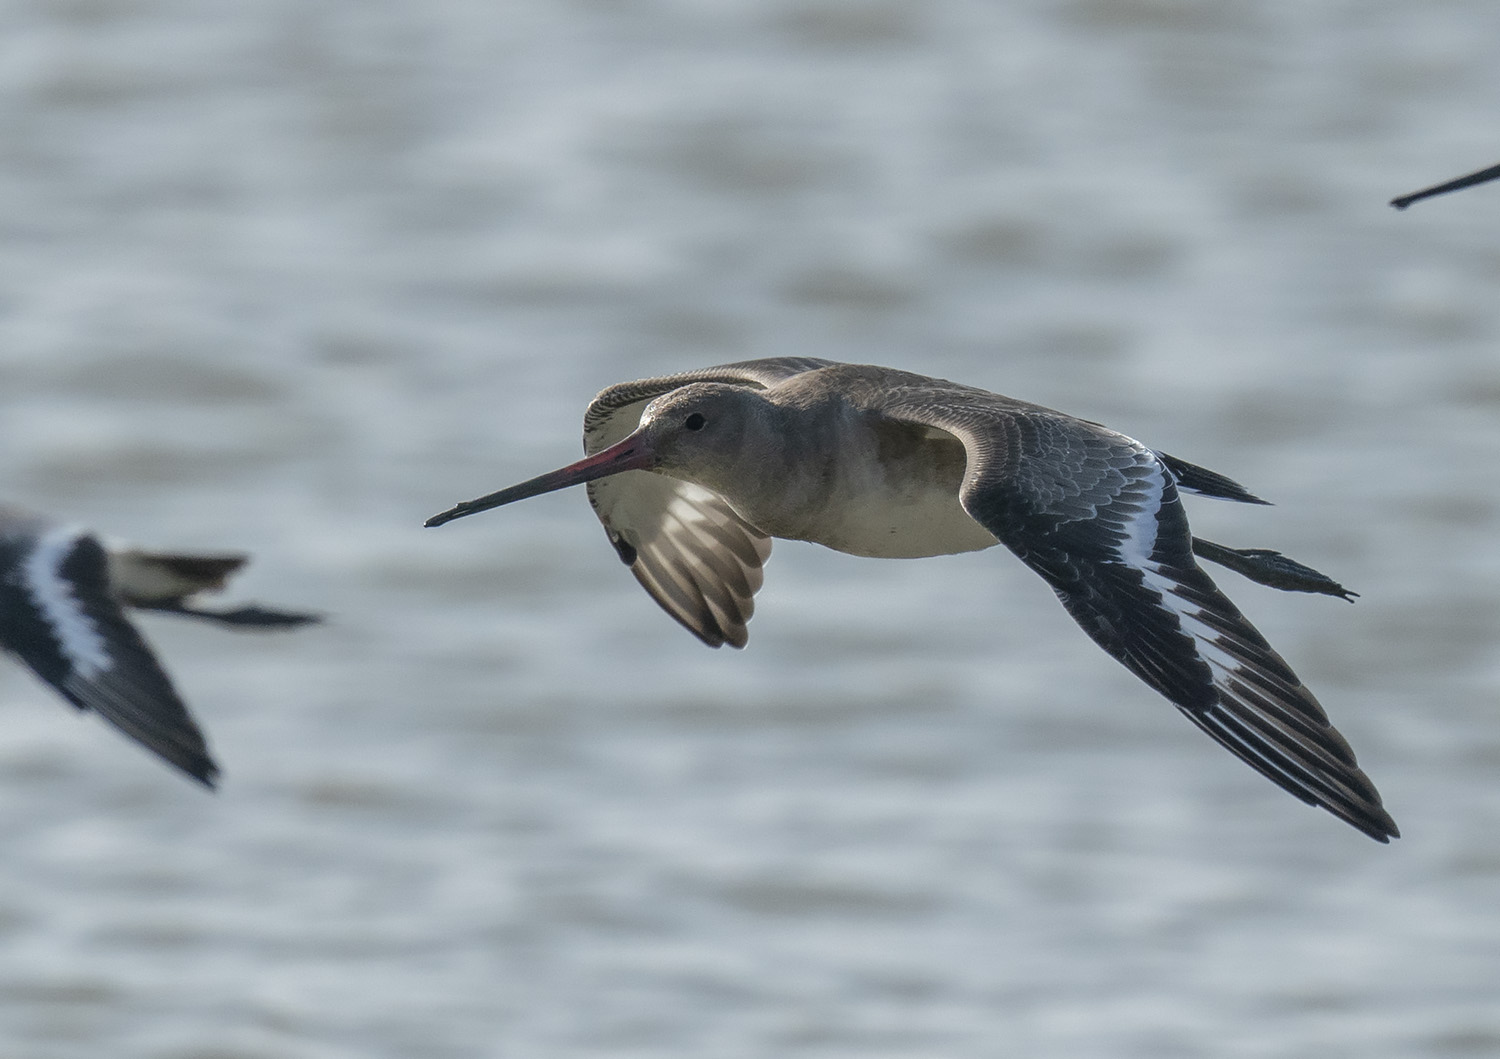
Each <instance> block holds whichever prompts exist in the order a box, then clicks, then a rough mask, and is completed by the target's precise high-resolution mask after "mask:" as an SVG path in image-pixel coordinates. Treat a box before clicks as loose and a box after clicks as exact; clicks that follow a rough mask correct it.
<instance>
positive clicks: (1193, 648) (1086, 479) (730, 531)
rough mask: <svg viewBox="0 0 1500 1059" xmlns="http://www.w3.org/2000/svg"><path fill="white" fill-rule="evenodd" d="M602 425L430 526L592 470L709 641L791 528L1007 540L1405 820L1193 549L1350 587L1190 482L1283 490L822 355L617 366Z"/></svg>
mask: <svg viewBox="0 0 1500 1059" xmlns="http://www.w3.org/2000/svg"><path fill="white" fill-rule="evenodd" d="M583 428H584V451H585V452H586V453H588V455H587V456H586V457H585V458H584V459H582V460H580V461H578V462H577V463H574V464H572V465H570V466H568V467H564V468H562V469H561V470H558V471H553V472H552V473H550V474H544V475H541V476H540V477H537V478H533V479H531V480H530V481H527V482H523V483H521V484H520V485H516V486H512V487H511V488H509V489H502V490H500V491H499V492H496V493H491V494H489V495H488V496H483V497H480V498H478V499H477V500H470V501H467V502H465V503H462V504H459V505H457V506H455V507H453V508H450V509H449V510H447V511H444V512H442V513H441V514H438V515H434V516H433V517H432V518H430V519H428V520H427V525H429V526H440V525H442V524H443V523H446V522H450V521H452V520H453V519H456V518H462V517H464V516H466V515H472V514H475V513H476V512H479V511H485V510H488V509H490V508H493V507H498V506H500V505H501V504H508V503H511V502H513V501H516V500H522V499H525V498H526V497H530V496H536V495H538V494H540V493H546V492H550V491H552V490H554V489H562V488H564V487H566V486H570V485H578V484H581V483H588V494H589V500H590V502H591V503H592V504H593V506H594V510H595V512H596V513H597V514H598V516H599V519H600V521H601V522H603V524H604V529H605V532H606V533H607V534H608V536H609V540H610V543H611V544H612V545H613V546H614V548H615V551H616V552H617V553H618V555H619V556H620V559H621V560H622V561H623V562H624V563H625V564H626V565H627V566H629V567H630V570H631V572H632V573H633V574H635V576H636V579H637V580H638V581H640V583H641V584H642V585H643V586H644V587H645V588H646V590H647V591H648V592H649V593H650V594H651V596H652V597H653V598H654V599H655V600H656V602H657V603H659V604H660V605H661V607H662V608H663V609H664V610H666V611H667V613H668V614H670V615H671V616H672V617H673V618H675V619H676V620H677V621H679V622H680V623H682V624H683V625H684V626H686V627H687V629H688V630H689V631H691V632H692V633H693V634H694V635H695V636H697V637H698V638H699V639H701V640H703V642H705V643H707V644H708V645H709V646H711V647H718V646H719V645H721V644H724V643H729V644H733V645H734V646H736V647H743V646H744V644H745V642H746V637H747V630H746V625H745V623H746V622H747V621H748V620H749V618H750V615H751V612H752V611H753V609H754V595H755V592H756V591H757V590H758V589H759V588H760V586H761V580H762V575H761V567H762V566H763V565H764V563H765V561H766V559H767V558H768V557H769V556H770V553H771V538H772V537H785V538H789V539H793V540H806V541H812V542H815V543H818V544H823V545H826V546H827V547H830V548H834V549H836V550H838V551H842V552H847V553H849V554H852V555H865V556H874V557H884V558H917V557H921V556H927V555H946V554H952V553H955V552H967V551H977V550H980V549H982V548H989V547H991V546H993V545H995V544H1004V545H1005V546H1006V547H1008V548H1009V549H1010V550H1011V551H1012V552H1014V553H1015V554H1016V555H1017V556H1018V557H1019V558H1020V559H1021V560H1022V561H1023V562H1025V563H1026V565H1028V566H1029V567H1031V568H1032V569H1033V570H1034V571H1036V572H1037V573H1038V574H1040V575H1041V576H1042V577H1043V578H1044V579H1045V580H1046V581H1047V583H1048V584H1049V585H1051V587H1052V589H1053V590H1054V591H1055V592H1056V593H1057V596H1058V598H1059V599H1060V600H1061V601H1062V604H1063V606H1064V607H1065V608H1066V609H1067V611H1068V613H1069V614H1070V615H1072V617H1073V619H1074V620H1075V621H1077V622H1078V624H1079V625H1080V626H1082V627H1083V630H1084V632H1086V633H1087V634H1088V635H1089V636H1090V637H1091V638H1092V639H1093V640H1094V642H1095V643H1097V644H1098V645H1099V646H1100V647H1102V648H1104V650H1105V651H1107V652H1109V653H1110V654H1111V655H1113V656H1114V657H1115V658H1116V659H1118V660H1119V661H1120V662H1122V663H1123V664H1124V665H1125V666H1126V667H1127V668H1128V669H1129V670H1130V671H1131V672H1132V673H1134V674H1135V675H1136V676H1138V677H1140V678H1141V679H1142V680H1143V681H1145V682H1146V683H1147V684H1149V685H1150V686H1151V687H1152V688H1154V689H1155V690H1156V691H1158V692H1160V693H1161V694H1162V695H1164V696H1165V697H1166V698H1167V699H1168V700H1170V701H1171V702H1172V703H1173V704H1174V705H1176V706H1177V708H1178V709H1179V710H1181V711H1182V712H1183V713H1184V714H1185V715H1186V716H1187V717H1188V719H1189V720H1191V721H1192V722H1193V723H1194V724H1196V725H1197V726H1198V727H1200V728H1201V729H1203V730H1204V731H1205V732H1207V733H1208V734H1209V735H1210V736H1212V737H1213V738H1214V739H1215V740H1217V741H1218V742H1219V743H1220V744H1222V745H1223V746H1224V747H1226V748H1227V749H1228V750H1229V751H1230V752H1232V753H1234V754H1235V755H1237V756H1238V757H1240V758H1241V759H1242V760H1243V761H1245V762H1246V763H1247V764H1249V765H1250V766H1251V767H1252V768H1254V769H1256V770H1258V771H1259V772H1261V773H1262V774H1263V775H1265V776H1267V777H1269V778H1270V779H1271V780H1272V781H1273V782H1275V783H1277V784H1279V785H1280V786H1282V787H1283V788H1285V789H1286V790H1288V791H1290V792H1291V793H1292V794H1294V795H1296V796H1297V797H1298V798H1301V799H1302V800H1303V801H1306V802H1309V803H1311V804H1314V805H1319V806H1322V807H1324V808H1326V809H1327V810H1329V811H1330V812H1332V813H1333V814H1334V815H1336V816H1338V817H1339V818H1340V819H1342V820H1345V821H1347V822H1348V823H1349V824H1351V825H1353V826H1354V827H1356V828H1358V829H1359V830H1361V831H1363V832H1364V833H1365V834H1367V835H1369V836H1370V837H1371V838H1374V839H1376V840H1378V841H1381V842H1385V841H1388V840H1389V839H1390V838H1392V837H1395V836H1396V834H1397V830H1396V824H1395V821H1393V820H1392V819H1391V817H1390V814H1388V813H1387V812H1386V811H1385V809H1384V808H1383V807H1382V806H1381V802H1380V795H1379V793H1378V792H1377V791H1376V790H1375V787H1374V785H1373V784H1372V783H1371V782H1370V780H1369V777H1367V776H1366V775H1365V774H1364V772H1363V771H1362V770H1361V769H1360V768H1359V766H1358V764H1357V763H1356V761H1355V758H1354V752H1353V751H1352V750H1351V749H1350V748H1349V744H1348V743H1347V742H1346V741H1345V740H1344V737H1343V736H1342V735H1340V734H1339V733H1338V731H1337V730H1336V729H1335V728H1334V727H1333V726H1332V724H1330V723H1329V720H1328V716H1327V714H1326V713H1324V711H1323V708H1322V706H1320V705H1319V704H1318V701H1317V699H1315V698H1313V695H1312V693H1311V692H1310V691H1308V690H1307V688H1306V687H1304V686H1303V685H1302V682H1301V681H1300V680H1298V679H1297V676H1296V674H1295V673H1293V672H1292V670H1291V667H1290V666H1288V665H1287V663H1286V661H1285V660H1284V659H1283V658H1282V657H1281V656H1280V655H1279V654H1277V653H1276V652H1275V651H1274V650H1273V649H1272V648H1271V645H1270V644H1269V643H1267V642H1266V640H1265V638H1264V637H1263V636H1261V634H1260V633H1259V632H1258V631H1256V629H1255V627H1254V626H1252V625H1251V624H1250V622H1249V621H1247V620H1246V619H1245V617H1244V616H1243V615H1242V614H1241V613H1240V612H1239V610H1238V608H1236V607H1235V605H1234V604H1233V603H1231V602H1230V601H1229V599H1228V598H1227V597H1225V595H1224V594H1223V593H1222V592H1220V591H1219V589H1218V586H1216V585H1215V584H1214V582H1213V580H1212V579H1211V578H1210V577H1209V576H1208V574H1207V573H1205V572H1204V571H1203V569H1202V567H1200V566H1199V565H1198V563H1197V561H1196V560H1195V558H1194V555H1195V553H1196V554H1197V555H1198V556H1200V557H1202V558H1205V559H1209V560H1212V561H1214V562H1220V563H1223V564H1225V565H1228V566H1231V567H1232V568H1233V569H1236V570H1238V571H1240V572H1241V573H1244V574H1246V575H1248V576H1250V577H1251V578H1253V579H1255V580H1257V581H1261V582H1262V583H1265V584H1269V585H1273V586H1275V587H1279V588H1286V589H1294V590H1299V591H1314V592H1325V593H1328V594H1332V595H1340V596H1344V597H1345V598H1347V597H1348V595H1349V593H1348V592H1346V591H1345V590H1344V589H1343V587H1342V586H1340V585H1338V584H1337V583H1336V582H1334V581H1332V580H1331V579H1329V578H1327V577H1325V576H1323V575H1322V574H1319V573H1318V572H1317V571H1315V570H1312V569H1310V568H1308V567H1305V566H1302V565H1301V564H1300V563H1296V562H1293V561H1292V560H1290V559H1287V558H1286V557H1285V556H1282V555H1280V554H1279V553H1277V552H1271V551H1266V550H1262V549H1245V550H1239V549H1233V548H1226V547H1224V546H1222V545H1217V544H1214V543H1212V542H1210V541H1203V540H1200V539H1198V538H1195V537H1193V536H1192V534H1191V532H1190V531H1189V529H1188V523H1187V517H1186V515H1185V514H1184V512H1183V508H1182V503H1181V501H1180V500H1179V499H1178V492H1179V490H1186V491H1188V492H1195V493H1202V494H1204V495H1207V496H1213V497H1219V498H1221V499H1228V500H1238V501H1242V502H1248V503H1264V501H1262V500H1259V499H1258V498H1257V497H1255V496H1253V495H1251V494H1250V493H1249V492H1247V491H1246V490H1245V489H1244V487H1242V486H1240V485H1239V484H1238V483H1236V482H1234V481H1232V480H1230V479H1228V478H1226V477H1224V476H1223V475H1220V474H1217V473H1215V472H1213V471H1209V470H1206V469H1204V468H1202V467H1198V466H1195V465H1194V464H1191V463H1188V462H1187V461H1185V460H1180V459H1177V458H1175V457H1172V456H1168V455H1166V454H1164V453H1159V452H1155V451H1153V450H1151V449H1149V448H1147V447H1146V446H1144V445H1142V444H1141V443H1140V442H1138V441H1135V440H1134V439H1132V438H1129V437H1126V436H1125V435H1123V434H1120V433H1117V432H1115V431H1113V430H1110V429H1108V428H1106V427H1103V426H1100V425H1099V424H1097V423H1091V422H1088V421H1086V420H1082V419H1078V418H1075V417H1073V416H1070V415H1066V414H1064V413H1062V412H1056V411H1053V410H1051V409H1048V408H1042V407H1040V406H1038V405H1033V404H1028V403H1026V402H1024V401H1018V400H1016V399H1014V398H1010V397H1003V396H1001V395H999V394H994V393H990V392H988V391H985V390H980V389H977V388H975V387H972V386H963V385H960V384H958V383H952V382H948V381H946V380H943V379H934V378H930V377H928V376H925V375H915V374H912V373H910V372H904V371H896V370H893V369H890V368H877V367H872V366H869V365H858V364H839V363H835V362H833V361H827V360H818V359H815V358H811V357H778V358H773V359H769V360H755V361H746V362H744V363H739V364H726V365H723V366H720V367H716V368H705V369H703V370H701V371H693V372H686V373H683V374H680V375H669V376H665V377H662V378H655V379H643V380H640V381H638V382H628V383H621V384H619V385H617V386H611V387H609V388H608V389H606V390H604V391H603V392H601V393H600V394H599V396H598V397H596V398H594V401H593V403H592V404H590V405H589V407H588V411H587V412H585V414H584V419H583Z"/></svg>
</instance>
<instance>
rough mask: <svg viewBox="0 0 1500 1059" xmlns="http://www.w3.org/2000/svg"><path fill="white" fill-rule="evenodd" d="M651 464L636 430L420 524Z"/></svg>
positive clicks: (647, 447) (650, 454)
mask: <svg viewBox="0 0 1500 1059" xmlns="http://www.w3.org/2000/svg"><path fill="white" fill-rule="evenodd" d="M655 463H656V453H654V452H652V451H651V445H650V443H649V442H647V441H646V439H645V438H643V437H642V436H641V432H640V431H639V430H637V431H636V432H635V433H633V434H631V435H630V436H629V437H627V438H625V439H624V440H623V441H618V442H616V443H615V444H613V445H611V446H610V447H609V448H607V449H601V450H600V451H598V452H596V453H594V454H593V455H592V456H585V457H584V458H583V459H581V460H579V461H578V462H577V463H571V464H569V465H568V466H566V467H564V468H562V470H559V471H553V472H551V473H550V474H543V475H539V476H538V477H536V478H533V479H531V480H530V481H528V482H522V483H521V484H520V485H513V486H511V487H510V488H509V489H502V490H500V491H499V492H498V493H490V494H489V495H488V496H481V497H479V498H478V499H476V500H465V501H464V502H463V503H462V504H456V505H454V506H453V507H450V508H449V509H448V510H447V511H444V512H442V513H441V514H437V515H433V516H432V517H431V518H430V519H428V520H427V521H426V522H424V523H423V525H424V526H441V525H442V524H443V523H445V522H452V521H453V520H454V519H456V518H463V517H464V516H465V515H474V514H478V513H479V512H481V511H488V510H489V509H490V508H492V507H499V506H500V505H501V504H509V503H513V502H514V501H517V500H525V499H527V498H528V497H533V496H541V495H542V494H543V493H550V492H553V491H554V490H557V489H566V488H567V487H568V486H570V485H582V484H583V483H584V482H592V481H594V480H595V479H596V478H608V477H609V476H610V475H612V474H619V473H620V472H621V471H645V470H650V469H651V467H652V465H653V464H655Z"/></svg>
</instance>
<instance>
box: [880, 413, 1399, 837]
mask: <svg viewBox="0 0 1500 1059" xmlns="http://www.w3.org/2000/svg"><path fill="white" fill-rule="evenodd" d="M945 399H946V404H945V403H944V402H945ZM1005 403H1006V399H1004V398H1000V399H998V401H997V400H996V399H994V398H993V397H990V398H989V400H988V401H986V400H984V399H981V398H977V397H974V396H972V395H970V394H967V393H954V394H949V395H946V398H945V396H944V395H939V396H938V397H937V398H932V397H931V395H928V399H925V400H918V401H911V402H907V403H906V404H904V405H903V404H901V402H899V401H897V402H895V406H896V407H895V408H894V410H893V411H892V413H891V414H893V415H895V416H897V417H898V418H902V419H906V420H909V421H914V422H921V423H923V424H925V425H928V426H932V427H937V428H939V429H943V430H947V431H949V432H950V433H952V434H953V435H954V436H955V437H957V438H958V439H959V440H960V441H962V442H963V443H964V445H965V448H966V450H967V453H968V460H969V468H968V473H967V476H966V478H965V485H964V488H963V491H962V495H961V498H960V499H961V501H962V503H963V505H964V509H965V510H966V511H968V512H969V514H970V515H971V516H973V518H974V519H975V520H976V521H978V522H979V523H980V524H981V525H982V526H984V527H985V528H986V529H988V530H989V531H990V532H991V533H993V534H994V535H995V536H996V537H997V538H999V539H1000V540H1001V541H1002V542H1003V543H1004V544H1005V545H1006V546H1007V547H1009V548H1010V549H1011V551H1013V552H1015V553H1016V555H1018V556H1020V558H1021V559H1022V560H1023V561H1024V562H1025V563H1026V564H1027V565H1028V566H1030V567H1031V568H1032V569H1033V570H1035V571H1036V572H1037V573H1039V574H1041V575H1042V577H1044V578H1045V579H1046V580H1047V582H1048V583H1049V584H1050V585H1051V586H1052V588H1053V590H1054V591H1056V593H1057V595H1058V598H1059V599H1061V600H1062V603H1063V606H1064V607H1066V608H1067V610H1068V613H1069V614H1071V615H1072V616H1073V618H1074V620H1076V621H1077V622H1078V624H1079V625H1080V626H1082V627H1083V630H1084V631H1085V632H1087V633H1088V634H1089V636H1090V637H1091V638H1092V639H1093V640H1094V642H1095V643H1097V644H1098V645H1099V646H1100V647H1102V648H1104V649H1105V650H1106V651H1108V652H1109V653H1110V654H1111V655H1113V656H1114V657H1115V658H1117V659H1118V660H1119V661H1120V662H1122V663H1124V665H1125V666H1126V667H1127V668H1129V669H1130V671H1131V672H1133V673H1135V674H1136V675H1137V676H1138V677H1140V678H1141V679H1142V680H1144V681H1145V682H1146V683H1147V684H1149V685H1151V687H1153V688H1155V689H1156V690H1157V691H1159V692H1160V693H1161V694H1162V695H1164V696H1166V697H1167V698H1168V699H1169V700H1171V702H1172V703H1173V704H1174V705H1176V706H1177V707H1178V709H1180V710H1181V711H1182V712H1183V713H1184V714H1186V715H1187V717H1188V719H1189V720H1191V721H1192V722H1193V723H1194V724H1196V725H1198V727H1200V728H1202V729H1203V730H1204V731H1205V732H1207V733H1208V734H1209V735H1210V736H1212V737H1213V738H1214V739H1215V740H1217V741H1218V742H1219V743H1220V744H1222V745H1223V746H1224V747H1226V748H1227V749H1228V750H1230V751H1231V752H1232V753H1234V754H1235V755H1236V756H1238V757H1239V758H1241V759H1242V760H1243V761H1245V762H1246V763H1248V764H1249V765H1250V766H1251V767H1252V768H1254V769H1256V770H1258V771H1259V772H1261V773H1262V774H1263V775H1265V776H1267V777H1269V778H1270V779H1271V780H1272V781H1274V782H1275V783H1277V784H1279V785H1280V786H1282V787H1283V788H1285V789H1286V790H1288V791H1290V792H1291V793H1292V794H1294V795H1296V796H1297V797H1298V798H1301V799H1302V800H1303V801H1306V802H1309V803H1311V804H1313V805H1319V806H1322V807H1323V808H1325V809H1327V810H1328V811H1329V812H1331V813H1333V814H1334V815H1335V816H1338V817H1339V818H1340V819H1342V820H1345V821H1346V822H1348V823H1349V824H1351V825H1353V826H1354V827H1356V828H1358V829H1359V830H1361V831H1363V832H1364V833H1365V834H1367V835H1369V836H1370V837H1371V838H1374V839H1376V840H1378V841H1381V842H1385V841H1388V840H1389V839H1390V838H1392V837H1395V836H1396V835H1397V834H1398V831H1397V829H1396V824H1395V822H1394V821H1393V820H1392V819H1391V817H1390V815H1389V814H1388V813H1387V812H1386V811H1385V809H1384V808H1382V806H1381V803H1380V795H1379V793H1377V791H1376V790H1375V787H1374V785H1373V784H1372V783H1371V782H1370V780H1369V778H1368V777H1367V776H1366V775H1365V774H1364V772H1363V771H1361V770H1360V768H1359V766H1358V764H1357V763H1356V762H1355V758H1354V753H1353V751H1352V750H1351V749H1350V748H1349V744H1348V743H1347V742H1346V741H1345V740H1344V737H1343V736H1342V735H1340V734H1339V733H1338V731H1337V730H1336V729H1334V728H1333V726H1332V725H1331V724H1330V723H1329V721H1328V716H1327V714H1326V713H1324V711H1323V708H1322V706H1320V705H1319V704H1318V701H1317V699H1315V698H1314V697H1313V695H1312V693H1311V692H1309V691H1308V690H1307V688H1305V687H1303V685H1302V682H1301V681H1300V680H1298V679H1297V676H1296V674H1295V673H1293V672H1292V670H1291V667H1289V666H1288V665H1287V663H1286V662H1285V661H1284V660H1283V659H1282V657H1281V656H1280V655H1279V654H1277V653H1276V652H1275V651H1274V650H1273V649H1272V648H1271V645H1270V644H1268V643H1267V642H1266V640H1265V638H1264V637H1263V636H1261V634H1260V633H1259V632H1258V631H1257V630H1256V629H1255V627H1254V626H1252V625H1251V624H1250V622H1249V621H1247V620H1246V619H1245V617H1244V616H1243V615H1242V614H1241V613H1240V612H1239V610H1238V609H1237V608H1236V607H1235V605H1234V604H1233V603H1231V602H1230V601H1229V599H1228V598H1227V597H1225V595H1224V594H1223V593H1222V592H1220V591H1219V589H1218V587H1217V586H1216V585H1215V584H1214V582H1213V580H1212V579H1211V578H1210V577H1209V576H1208V575H1207V574H1206V573H1204V572H1203V570H1202V569H1201V568H1200V567H1199V566H1198V564H1197V563H1196V562H1195V561H1194V559H1193V549H1192V535H1191V533H1190V532H1189V530H1188V523H1187V517H1186V515H1185V514H1184V513H1183V510H1182V503H1181V501H1180V500H1179V498H1178V495H1177V486H1176V484H1175V482H1174V480H1173V473H1172V471H1170V470H1169V469H1168V467H1167V466H1166V465H1164V464H1163V462H1162V460H1161V459H1160V458H1159V457H1158V456H1157V455H1156V454H1154V453H1153V452H1151V451H1150V450H1149V449H1147V448H1145V447H1144V446H1142V445H1140V444H1139V443H1137V442H1135V441H1133V440H1132V439H1130V438H1127V437H1125V436H1124V435H1121V434H1116V433H1114V432H1113V431H1110V430H1107V429H1106V428H1103V427H1099V426H1096V425H1094V424H1090V423H1084V422H1082V421H1080V420H1077V419H1073V418H1072V417H1070V416H1066V415H1063V414H1061V413H1056V412H1050V411H1048V410H1046V409H1039V408H1036V407H1035V406H1029V405H1022V404H1020V402H1014V407H1006V406H1005Z"/></svg>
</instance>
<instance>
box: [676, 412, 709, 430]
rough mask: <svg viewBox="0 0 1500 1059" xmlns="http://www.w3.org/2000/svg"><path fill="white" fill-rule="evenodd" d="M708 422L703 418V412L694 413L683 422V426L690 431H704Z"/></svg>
mask: <svg viewBox="0 0 1500 1059" xmlns="http://www.w3.org/2000/svg"><path fill="white" fill-rule="evenodd" d="M707 422H708V420H706V419H704V418H703V413H702V412H694V413H693V414H692V415H690V416H688V417H687V418H686V419H684V420H683V421H682V425H683V426H685V427H686V428H687V429H689V430H702V429H703V426H704V424H706V423H707Z"/></svg>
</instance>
